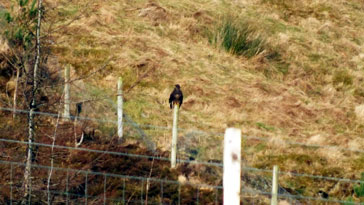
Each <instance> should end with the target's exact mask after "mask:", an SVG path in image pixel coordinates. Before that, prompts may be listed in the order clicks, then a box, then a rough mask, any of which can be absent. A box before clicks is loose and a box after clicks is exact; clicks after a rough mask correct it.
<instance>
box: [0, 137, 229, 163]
mask: <svg viewBox="0 0 364 205" xmlns="http://www.w3.org/2000/svg"><path fill="white" fill-rule="evenodd" d="M0 142H8V143H17V144H26V145H28V144H29V142H27V141H19V140H12V139H4V138H0ZM31 144H33V145H36V146H42V147H49V148H51V147H52V146H53V145H52V144H45V143H38V142H32V143H31ZM53 147H54V148H57V149H69V150H77V151H85V152H94V153H100V154H110V155H116V156H125V157H136V158H144V159H155V160H162V161H170V159H169V158H167V157H157V156H149V155H139V154H130V153H125V152H114V151H107V150H97V149H89V148H82V147H68V146H63V145H54V146H53ZM177 162H179V163H189V164H200V165H211V166H216V167H223V164H222V163H215V162H204V161H196V160H187V159H177Z"/></svg>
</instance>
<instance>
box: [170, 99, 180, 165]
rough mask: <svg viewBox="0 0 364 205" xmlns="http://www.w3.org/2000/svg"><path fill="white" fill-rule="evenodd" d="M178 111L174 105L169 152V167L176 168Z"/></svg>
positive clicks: (177, 107)
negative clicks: (170, 148)
mask: <svg viewBox="0 0 364 205" xmlns="http://www.w3.org/2000/svg"><path fill="white" fill-rule="evenodd" d="M178 110H179V106H178V105H177V104H175V105H174V108H173V128H172V151H171V167H172V168H175V167H176V159H177V135H178V132H177V127H178Z"/></svg>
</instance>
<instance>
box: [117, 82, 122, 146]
mask: <svg viewBox="0 0 364 205" xmlns="http://www.w3.org/2000/svg"><path fill="white" fill-rule="evenodd" d="M117 95H118V136H119V141H121V140H122V139H123V80H122V78H121V77H119V80H118V91H117Z"/></svg>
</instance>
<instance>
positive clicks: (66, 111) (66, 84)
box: [63, 65, 71, 119]
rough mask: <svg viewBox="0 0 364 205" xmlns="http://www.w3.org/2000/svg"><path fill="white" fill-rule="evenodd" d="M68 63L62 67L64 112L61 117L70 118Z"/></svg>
mask: <svg viewBox="0 0 364 205" xmlns="http://www.w3.org/2000/svg"><path fill="white" fill-rule="evenodd" d="M70 103H71V102H70V65H66V67H65V69H64V112H63V117H64V118H65V119H70V116H71V115H70Z"/></svg>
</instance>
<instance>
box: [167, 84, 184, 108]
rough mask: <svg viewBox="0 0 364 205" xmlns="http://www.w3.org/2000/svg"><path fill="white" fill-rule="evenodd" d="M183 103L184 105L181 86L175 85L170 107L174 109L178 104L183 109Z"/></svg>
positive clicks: (170, 97) (170, 98)
mask: <svg viewBox="0 0 364 205" xmlns="http://www.w3.org/2000/svg"><path fill="white" fill-rule="evenodd" d="M182 103H183V94H182V90H181V86H179V85H178V84H177V85H175V87H174V89H173V91H172V93H171V95H170V96H169V105H170V107H171V109H172V108H173V105H176V104H177V105H178V106H179V107H181V105H182Z"/></svg>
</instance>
